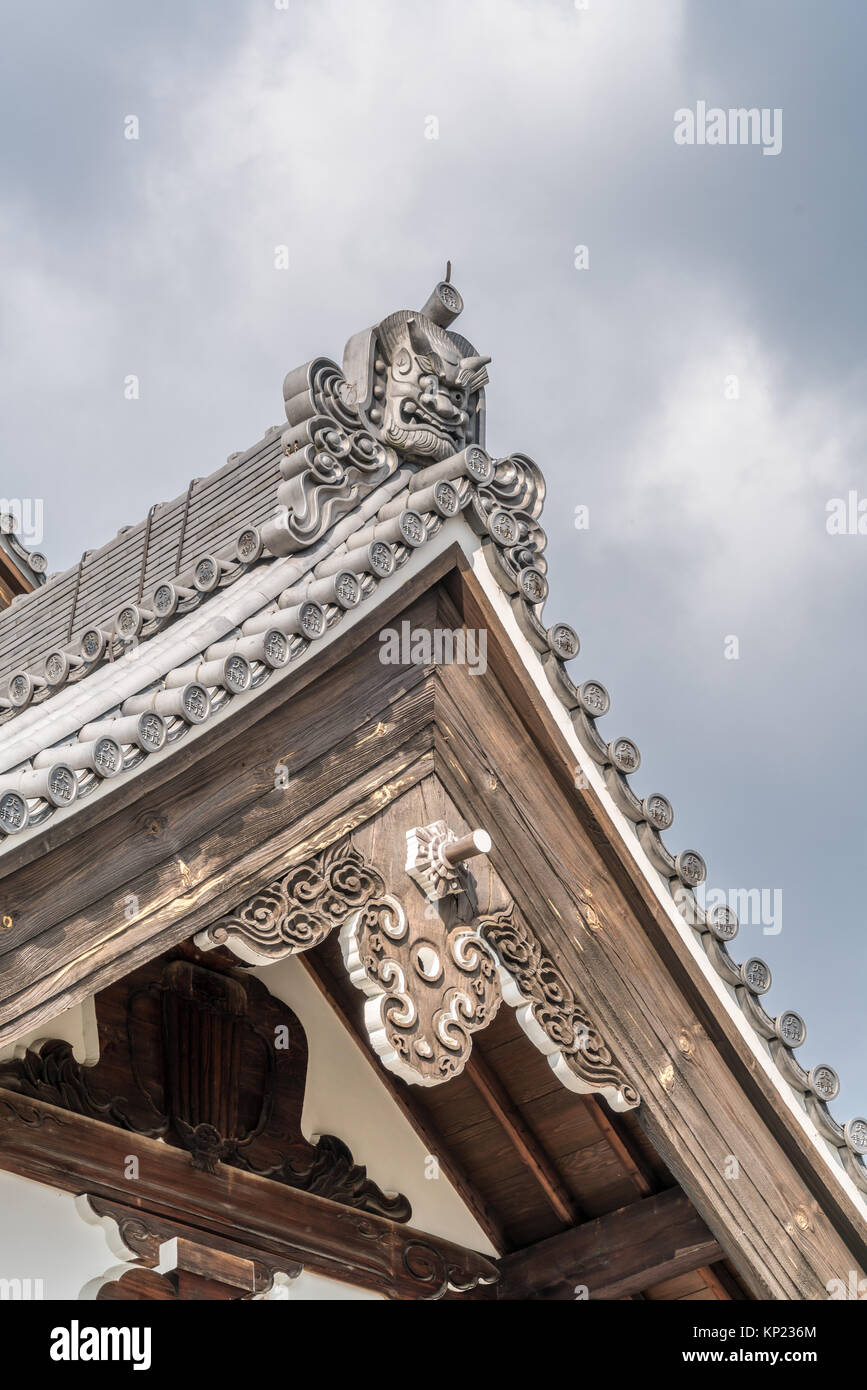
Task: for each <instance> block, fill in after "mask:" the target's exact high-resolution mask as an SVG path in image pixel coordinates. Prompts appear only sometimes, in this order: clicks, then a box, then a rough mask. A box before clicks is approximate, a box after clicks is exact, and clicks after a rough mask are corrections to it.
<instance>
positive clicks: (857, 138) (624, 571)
mask: <svg viewBox="0 0 867 1390" xmlns="http://www.w3.org/2000/svg"><path fill="white" fill-rule="evenodd" d="M865 41H867V9H865V8H864V6H863V5H862V4H859V3H857V0H851V2H850V0H825V3H824V4H822V5H821V6H819V5H816V4H815V3H812V0H809V2H808V0H726V3H725V4H724V5H723V4H720V3H718V0H578V3H577V4H576V3H575V0H532V2H531V0H471V3H467V0H438V2H437V4H436V5H431V4H430V3H429V0H425V2H424V3H422V0H315V3H308V0H276V3H275V0H231V3H229V0H208V2H207V3H205V0H185V3H184V4H182V5H178V4H176V3H169V2H168V0H151V3H149V4H147V5H142V4H140V3H129V0H90V2H89V3H75V2H74V0H62V3H61V0H42V3H40V4H39V5H38V6H34V5H31V4H26V3H23V0H6V4H5V5H4V7H3V17H2V43H0V113H2V129H3V132H4V138H3V141H2V153H0V159H2V177H0V190H2V193H0V256H2V266H3V275H2V282H0V412H2V422H3V446H4V447H3V454H2V472H0V493H2V494H3V495H4V496H5V497H6V498H7V499H9V500H14V499H39V500H40V501H41V504H42V516H43V519H44V534H43V535H42V537H41V539H40V541H39V548H40V549H42V550H44V551H45V552H46V554H47V556H48V559H49V566H50V569H51V570H60V569H64V568H66V567H67V566H69V565H71V564H73V563H75V562H76V561H77V560H78V558H79V556H80V554H81V553H82V551H83V550H85V549H88V548H92V547H95V546H98V545H100V544H102V543H104V542H105V541H106V540H108V539H109V538H110V537H111V536H112V535H113V534H114V533H115V531H116V530H117V529H118V528H119V527H121V526H124V525H128V524H132V523H135V522H137V521H139V520H140V519H141V518H142V517H143V516H144V515H145V513H146V511H147V509H148V507H149V506H150V505H151V504H152V503H154V502H157V501H162V500H168V499H169V498H171V497H174V496H176V495H177V494H178V493H180V492H181V491H183V490H184V489H185V488H186V486H187V483H188V481H189V479H190V478H191V477H193V476H203V475H205V474H207V473H210V472H212V471H213V470H214V469H215V468H217V467H219V466H220V465H222V463H223V462H224V461H225V459H226V457H227V455H229V454H230V453H232V452H234V451H236V450H239V449H244V448H247V447H248V446H249V445H251V444H253V443H254V442H255V441H256V440H257V439H258V438H259V437H260V436H261V434H262V432H263V431H264V430H265V429H266V428H267V427H268V426H270V425H273V424H278V423H280V421H281V419H282V416H283V412H282V391H281V386H282V380H283V376H284V375H285V373H286V372H287V371H288V370H290V369H291V368H293V367H295V366H297V365H299V364H301V363H303V362H305V361H307V360H308V359H310V358H312V357H314V356H318V355H323V356H327V357H332V358H336V359H338V360H339V359H340V356H341V353H342V349H343V344H344V342H345V341H346V339H347V338H348V337H349V336H350V335H351V334H353V333H355V332H356V331H358V330H360V329H362V328H364V327H366V326H368V325H369V324H371V323H373V322H375V321H377V320H379V319H380V318H382V317H384V316H385V315H386V314H387V313H389V312H391V311H393V310H396V309H399V308H418V307H420V306H421V304H423V303H424V301H425V299H426V298H427V296H428V293H429V291H430V290H431V288H432V287H433V285H434V283H435V282H436V281H437V280H438V279H439V278H440V277H441V276H442V274H443V271H444V267H445V262H446V260H447V259H451V261H452V263H453V279H454V281H455V283H456V285H457V286H458V287H459V289H460V290H461V293H462V294H463V297H464V300H465V303H466V309H465V311H464V314H463V316H462V317H461V319H460V320H459V321H458V324H457V325H456V326H457V328H458V329H459V330H460V331H461V332H462V333H464V334H465V335H466V336H467V337H469V338H470V339H471V340H472V341H473V342H474V344H475V345H476V347H477V349H478V350H479V351H480V352H484V353H489V354H490V355H491V356H492V358H493V361H492V364H491V367H490V369H489V370H490V375H491V384H490V387H489V388H488V392H487V421H488V447H489V449H490V451H491V452H492V453H493V454H494V455H500V456H502V455H505V454H508V453H511V452H514V451H521V452H524V453H528V454H530V455H531V456H532V457H533V458H535V459H536V461H537V462H538V464H539V465H540V467H541V468H542V471H543V473H544V475H545V477H546V480H547V485H548V504H547V508H546V511H545V514H544V517H543V525H544V526H545V529H546V531H547V534H548V537H549V546H548V557H549V562H550V580H551V597H550V599H549V601H548V605H547V608H546V616H547V617H548V618H549V619H550V621H552V622H553V621H556V620H563V621H567V622H570V623H572V624H573V626H575V627H576V628H577V630H578V633H579V635H580V638H581V644H582V650H581V654H580V656H579V658H578V659H577V660H576V661H575V662H574V663H573V665H572V668H571V670H572V674H573V676H574V677H575V679H577V680H581V679H586V678H588V677H591V676H592V677H595V678H597V679H599V680H601V681H603V682H604V684H605V685H606V686H607V688H608V689H609V691H610V692H611V696H612V712H611V714H610V715H609V716H608V719H607V721H606V728H607V729H608V730H610V736H611V737H613V736H615V735H620V734H627V735H629V736H630V737H631V738H633V739H634V740H635V741H636V743H637V744H638V746H639V748H640V749H641V753H642V760H643V761H642V767H641V770H640V771H639V773H638V774H637V775H636V777H635V778H634V779H633V783H634V784H635V785H637V787H638V789H639V791H640V793H642V794H646V793H649V792H651V791H661V792H663V793H665V794H666V795H667V796H668V797H669V799H670V800H671V801H672V802H673V804H674V807H675V817H676V818H675V824H674V826H673V828H672V830H671V831H669V832H667V834H666V837H665V838H666V841H667V843H668V844H669V846H670V847H671V848H672V849H673V850H675V851H676V850H679V849H683V848H687V847H691V848H695V849H697V850H699V851H700V852H701V853H702V854H703V856H704V858H705V859H706V861H707V863H708V886H709V887H710V888H713V889H715V890H718V891H723V892H726V893H728V894H731V893H732V892H737V891H741V892H743V893H747V892H750V891H751V890H760V891H763V892H764V894H765V899H764V901H765V904H766V906H767V908H768V910H767V911H766V912H765V913H764V914H762V913H756V914H753V916H755V917H756V918H761V917H762V916H764V917H765V918H766V920H765V921H764V922H763V921H762V920H748V921H747V922H745V923H744V924H743V925H742V928H741V933H740V936H739V938H738V941H737V943H736V950H737V955H738V958H739V959H745V958H746V957H747V956H749V955H759V956H761V957H763V958H764V959H765V960H766V961H767V962H768V964H769V965H770V967H771V971H772V973H773V980H774V983H773V985H772V988H771V991H770V993H769V994H768V995H767V996H766V997H765V999H764V1001H763V1002H764V1003H765V1005H766V1007H767V1008H768V1010H769V1012H770V1013H772V1014H777V1013H780V1012H782V1010H783V1009H787V1008H792V1009H795V1010H797V1011H798V1012H799V1013H800V1014H801V1015H802V1016H803V1017H804V1018H805V1020H806V1023H807V1030H808V1035H807V1040H806V1042H805V1044H804V1046H803V1048H802V1049H801V1050H800V1052H799V1058H800V1059H801V1060H802V1061H803V1062H804V1064H805V1065H807V1066H808V1067H809V1066H811V1065H813V1064H815V1063H819V1062H827V1063H830V1064H831V1065H832V1066H834V1067H835V1068H836V1069H837V1070H838V1071H839V1073H840V1076H841V1080H842V1090H841V1094H840V1098H839V1100H838V1101H837V1102H836V1103H835V1105H834V1107H833V1109H834V1113H835V1114H836V1115H837V1116H838V1118H840V1119H841V1120H845V1119H846V1118H848V1117H849V1116H851V1115H853V1114H859V1113H860V1114H867V1065H865V1057H864V1051H865V1049H864V1036H865V1029H864V994H865V984H867V945H865V941H867V936H865V922H864V909H863V906H862V901H861V891H862V883H861V874H862V872H863V866H864V862H865V825H867V814H865V807H864V798H863V786H864V781H865V772H867V727H865V720H864V715H863V702H862V692H863V690H864V686H865V677H867V655H865V616H864V587H865V586H864V574H865V564H867V534H858V533H857V524H856V526H855V528H854V531H855V533H854V534H832V533H830V532H829V529H828V524H829V515H830V513H829V505H830V506H831V507H832V508H833V499H835V498H837V499H846V501H847V505H848V499H849V497H850V494H855V496H854V506H855V507H856V508H857V504H858V502H859V501H860V499H862V498H867V404H865V399H867V393H865V378H867V348H865V335H864V323H865V307H867V306H865V297H867V289H865V277H864V275H863V273H862V256H863V248H864V246H865V243H867V236H865V231H867V208H865V196H867V195H865V187H864V180H863V177H862V172H863V152H864V135H865V129H864V126H865V117H864V103H863V72H862V64H863V57H862V55H863V52H864V48H865ZM699 103H704V104H705V108H707V109H712V108H716V107H719V108H722V109H723V110H725V111H727V110H728V109H729V108H738V107H749V108H752V107H755V108H759V109H760V110H761V109H764V110H766V111H767V112H768V118H769V119H770V118H771V115H772V113H774V112H778V113H781V114H779V115H778V116H776V117H774V119H775V120H776V121H777V125H776V127H775V128H776V131H777V134H778V136H781V139H780V140H779V144H780V149H779V152H778V153H768V154H766V153H764V152H763V147H762V145H761V144H718V143H703V144H699V143H694V144H680V143H677V142H676V141H675V138H674V135H675V130H676V128H677V125H678V119H677V116H676V113H678V112H682V111H684V110H690V111H693V112H697V111H698V110H699V105H698V104H699ZM702 109H704V108H702ZM130 135H135V136H137V138H128V137H129V136H130ZM277 248H286V250H285V252H283V251H280V252H278V250H277ZM576 248H584V249H583V250H576ZM284 261H285V262H286V263H287V264H286V265H285V268H284V264H283V263H284ZM133 377H134V378H136V379H137V387H136V388H134V389H133V391H132V392H131V390H130V385H129V383H130V379H131V378H133ZM131 397H132V398H131ZM584 509H586V510H584ZM865 512H867V502H865ZM855 515H856V519H857V511H856V512H855ZM585 521H587V523H588V524H587V525H586V526H585V525H584V524H583V523H584V522H585ZM864 524H865V531H867V518H865V523H864Z"/></svg>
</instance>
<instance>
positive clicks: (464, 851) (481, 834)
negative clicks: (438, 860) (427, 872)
mask: <svg viewBox="0 0 867 1390" xmlns="http://www.w3.org/2000/svg"><path fill="white" fill-rule="evenodd" d="M490 852H491V837H490V835H489V834H488V832H487V830H471V831H470V833H469V835H464V836H462V838H461V839H460V840H453V841H452V842H451V843H450V844H447V845H445V847H444V848H443V851H442V856H443V859H444V860H445V861H446V863H447V864H450V865H451V866H452V868H454V867H455V865H456V864H463V862H464V860H465V859H473V858H474V857H475V856H476V855H477V854H490Z"/></svg>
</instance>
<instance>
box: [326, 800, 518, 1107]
mask: <svg viewBox="0 0 867 1390" xmlns="http://www.w3.org/2000/svg"><path fill="white" fill-rule="evenodd" d="M490 843H491V842H490V837H489V836H488V835H487V834H486V833H485V832H484V831H480V830H476V831H473V832H472V833H471V834H470V835H466V836H463V837H462V838H459V837H458V836H457V835H455V834H454V833H453V832H452V831H451V830H449V829H448V827H447V826H446V825H445V823H444V822H442V821H438V822H436V823H435V824H434V825H431V826H417V827H415V828H414V829H413V830H411V831H409V832H408V833H407V846H408V850H409V857H408V861H407V873H408V874H409V875H410V877H412V878H413V879H414V880H415V882H416V883H417V884H418V886H419V888H420V889H421V891H422V894H423V895H424V898H425V899H426V900H427V901H426V902H424V903H423V902H422V901H421V899H420V898H418V897H417V895H415V894H412V893H411V895H410V897H409V898H408V900H407V904H406V908H404V906H403V905H402V904H401V903H399V902H398V901H397V899H395V898H393V897H391V896H390V895H388V896H385V897H382V898H380V899H375V900H373V901H372V902H369V903H367V904H366V906H365V907H363V908H362V909H361V910H360V911H359V912H357V913H355V914H354V915H353V917H352V918H351V919H350V920H349V921H347V922H346V923H345V925H344V926H343V928H342V930H341V933H340V945H341V949H342V951H343V959H344V962H345V964H346V968H347V970H348V971H349V975H350V979H351V980H352V983H353V984H354V985H355V986H356V988H358V989H360V990H363V992H364V993H365V994H366V995H367V1002H366V1004H365V1009H364V1021H365V1025H366V1028H367V1032H368V1036H369V1038H370V1042H371V1046H372V1047H373V1049H374V1051H375V1052H376V1053H377V1054H378V1056H379V1057H380V1058H381V1059H382V1062H383V1065H384V1066H386V1067H387V1068H388V1070H389V1071H392V1072H394V1073H395V1075H397V1076H400V1077H401V1078H402V1079H403V1080H404V1081H407V1082H410V1083H413V1084H416V1085H421V1086H437V1085H440V1084H441V1083H442V1082H444V1081H448V1080H449V1079H450V1078H451V1077H453V1076H457V1075H458V1074H459V1073H460V1072H461V1071H463V1068H464V1066H465V1064H466V1061H467V1058H468V1057H469V1055H470V1049H471V1047H472V1034H473V1033H474V1032H476V1031H477V1030H478V1029H479V1028H484V1027H485V1026H486V1025H487V1024H488V1023H490V1022H491V1020H492V1019H493V1017H494V1015H495V1014H496V1012H497V1009H498V1008H499V1006H500V1003H501V1000H502V993H501V990H500V984H499V979H498V972H497V964H496V960H495V959H494V956H493V954H492V952H491V950H490V948H489V947H488V946H487V945H486V944H485V942H484V941H483V940H482V939H481V937H480V935H479V933H478V930H477V927H476V924H475V920H474V913H475V902H474V898H473V895H472V892H471V888H470V885H469V883H468V881H467V879H466V877H465V876H464V875H463V874H462V872H461V869H460V865H461V864H462V863H463V861H464V860H465V859H468V858H470V857H471V856H474V855H477V854H485V853H487V851H488V849H489V848H490Z"/></svg>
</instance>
